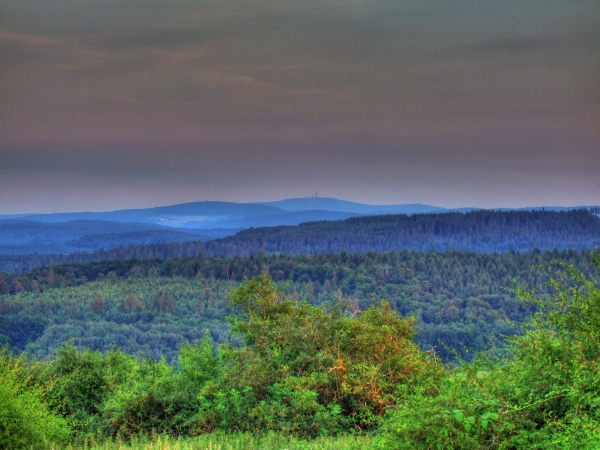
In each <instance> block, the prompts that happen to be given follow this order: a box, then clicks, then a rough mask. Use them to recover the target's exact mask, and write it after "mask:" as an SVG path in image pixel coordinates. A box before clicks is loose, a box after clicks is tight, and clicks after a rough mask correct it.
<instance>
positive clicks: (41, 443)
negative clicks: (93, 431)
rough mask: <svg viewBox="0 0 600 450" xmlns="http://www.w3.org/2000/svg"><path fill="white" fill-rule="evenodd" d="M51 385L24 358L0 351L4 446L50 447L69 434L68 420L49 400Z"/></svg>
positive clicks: (0, 432) (0, 445)
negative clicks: (49, 404)
mask: <svg viewBox="0 0 600 450" xmlns="http://www.w3.org/2000/svg"><path fill="white" fill-rule="evenodd" d="M47 389H48V386H47V385H44V384H41V383H39V382H37V381H36V378H35V377H34V376H33V373H32V368H30V367H28V366H27V365H26V364H25V363H24V361H23V360H21V359H20V358H15V357H13V356H11V355H10V354H9V353H8V351H7V350H6V349H4V350H2V351H0V448H3V449H7V450H9V449H21V448H31V449H46V448H48V446H49V445H51V444H54V445H56V444H60V443H63V442H64V441H65V440H66V439H67V438H68V437H69V434H70V429H69V426H68V424H67V422H66V421H65V420H64V419H63V418H61V417H60V416H58V415H57V414H56V413H54V412H52V411H51V410H50V409H49V408H48V404H47V403H46V402H45V397H46V392H47Z"/></svg>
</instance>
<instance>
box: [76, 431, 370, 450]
mask: <svg viewBox="0 0 600 450" xmlns="http://www.w3.org/2000/svg"><path fill="white" fill-rule="evenodd" d="M371 444H372V439H371V438H369V437H365V436H361V437H356V436H351V435H346V436H340V437H336V438H333V437H327V438H318V439H315V440H311V441H302V440H297V439H293V438H288V437H285V436H282V435H278V434H267V435H265V436H262V437H257V436H253V435H251V434H226V433H211V434H206V435H202V436H198V437H194V438H186V439H175V438H172V437H168V436H155V437H154V438H152V439H147V438H144V439H132V440H130V441H128V442H123V441H120V440H112V441H104V442H101V443H98V442H95V441H94V440H93V439H90V440H89V441H86V442H84V443H83V444H81V445H71V446H69V447H67V448H68V449H69V450H76V449H77V450H80V449H86V450H121V449H127V450H205V449H206V450H250V449H252V450H263V449H264V450H267V449H268V450H284V449H285V450H334V449H335V450H359V449H364V448H369V447H370V446H371Z"/></svg>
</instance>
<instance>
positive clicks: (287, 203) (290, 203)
mask: <svg viewBox="0 0 600 450" xmlns="http://www.w3.org/2000/svg"><path fill="white" fill-rule="evenodd" d="M257 204H259V205H266V206H274V207H276V208H281V209H284V210H286V211H306V210H324V211H339V212H346V213H356V214H364V215H381V214H408V215H410V214H423V213H430V212H444V211H448V210H447V209H446V208H440V207H438V206H431V205H423V204H421V203H412V204H407V205H365V204H363V203H355V202H349V201H346V200H338V199H335V198H328V197H323V198H321V197H309V198H290V199H287V200H279V201H275V202H261V203H257Z"/></svg>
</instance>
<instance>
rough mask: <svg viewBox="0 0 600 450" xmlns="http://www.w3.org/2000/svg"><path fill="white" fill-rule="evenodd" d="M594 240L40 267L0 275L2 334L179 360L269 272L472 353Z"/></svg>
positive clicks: (427, 343) (526, 312)
mask: <svg viewBox="0 0 600 450" xmlns="http://www.w3.org/2000/svg"><path fill="white" fill-rule="evenodd" d="M591 258H592V253H591V252H589V251H581V252H576V251H574V250H569V251H552V252H550V251H548V252H540V251H530V252H526V253H517V252H508V253H503V254H498V253H492V254H478V253H469V252H456V251H452V252H436V251H429V252H426V253H424V252H416V251H411V250H405V251H402V252H396V251H392V252H385V253H382V252H368V253H349V252H341V253H338V254H331V253H329V254H314V255H297V256H293V255H289V254H281V255H266V254H264V253H260V254H258V255H252V256H248V257H235V258H225V257H208V256H205V255H199V256H198V257H197V258H187V259H168V260H159V259H154V260H120V261H103V262H97V263H86V264H68V265H61V266H54V267H51V268H38V269H35V270H33V271H31V272H28V273H24V274H13V275H8V274H4V275H0V294H3V295H1V296H0V314H1V315H0V335H1V336H0V339H3V340H4V342H7V343H10V345H11V346H12V347H13V349H14V350H15V351H17V352H20V351H27V352H28V354H30V355H35V357H37V358H46V357H49V356H53V355H54V354H55V351H56V349H57V348H59V347H61V346H62V345H63V344H64V343H66V342H68V341H70V340H72V341H73V342H74V343H76V344H77V345H78V346H81V347H88V346H89V347H91V348H92V349H97V350H102V351H106V350H109V349H113V348H121V349H123V350H124V351H127V352H128V353H136V354H139V353H142V354H144V355H147V356H148V357H152V358H160V356H165V357H166V358H167V360H168V361H175V360H176V358H177V350H178V348H179V346H180V345H182V343H184V342H187V341H193V340H195V339H198V338H199V337H200V336H201V335H202V334H203V333H204V330H206V329H208V330H210V332H211V334H212V337H213V339H215V341H216V342H227V341H228V340H229V339H230V334H229V327H228V325H227V324H226V323H225V321H224V319H225V316H227V315H228V314H230V313H231V310H230V304H229V302H228V300H227V295H228V292H229V291H230V290H231V289H232V288H233V287H235V286H237V284H239V282H240V281H242V280H244V279H249V278H252V277H255V276H257V275H260V274H263V273H268V274H270V275H271V276H272V277H273V279H274V280H275V282H276V283H278V284H279V285H280V289H282V291H283V292H285V293H287V294H289V296H290V297H291V298H294V299H301V300H306V301H308V302H309V303H310V304H312V305H315V306H325V307H328V308H331V307H334V306H335V305H336V304H339V303H344V304H348V305H351V307H352V309H353V310H356V311H359V310H365V309H367V308H369V307H370V306H372V305H376V304H378V303H379V301H380V300H381V299H387V300H388V301H389V302H390V304H391V307H392V309H393V310H395V311H397V312H399V313H400V314H401V315H403V316H405V317H408V316H413V317H415V318H416V319H417V322H416V324H415V328H416V331H417V334H416V339H415V342H417V343H419V344H420V345H421V347H422V348H424V349H431V348H436V351H437V352H438V354H439V355H440V356H441V357H442V358H443V359H444V360H449V359H452V358H453V355H455V354H458V355H460V356H461V357H462V358H465V359H469V360H470V359H471V358H472V357H473V356H474V354H475V353H476V352H478V351H482V350H485V349H488V348H490V347H491V346H492V345H496V346H499V347H501V346H502V342H503V336H505V335H513V334H515V333H518V332H519V325H520V324H522V323H523V322H524V321H525V320H526V319H527V318H528V317H529V316H530V314H531V313H532V312H533V311H534V310H535V307H534V306H533V305H531V304H527V303H523V302H521V301H519V300H518V299H517V298H516V293H515V290H516V288H517V286H520V287H521V288H522V289H527V290H529V289H536V290H537V291H538V294H539V295H540V296H542V297H545V296H548V295H549V294H550V293H551V292H552V289H551V287H549V286H548V285H547V284H546V283H547V281H548V280H549V277H550V276H551V275H552V274H555V273H558V272H560V271H562V270H564V268H563V267H562V266H561V264H563V265H567V264H571V265H573V266H575V267H577V268H578V269H579V270H581V271H582V272H583V273H585V274H587V275H590V274H591V273H593V264H592V262H591Z"/></svg>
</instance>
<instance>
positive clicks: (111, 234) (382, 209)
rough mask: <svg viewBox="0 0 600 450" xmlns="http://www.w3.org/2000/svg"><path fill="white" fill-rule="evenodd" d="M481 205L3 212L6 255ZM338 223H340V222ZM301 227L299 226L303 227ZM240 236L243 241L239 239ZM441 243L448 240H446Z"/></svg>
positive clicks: (303, 203)
mask: <svg viewBox="0 0 600 450" xmlns="http://www.w3.org/2000/svg"><path fill="white" fill-rule="evenodd" d="M570 209H571V208H566V207H558V206H557V207H531V208H523V209H522V210H523V211H542V210H544V211H567V210H570ZM585 209H587V210H588V211H590V210H591V212H592V213H595V214H597V213H598V211H599V210H598V208H597V207H585ZM474 210H475V209H474V208H460V209H458V210H448V209H445V208H440V207H437V206H432V205H423V204H420V203H415V204H406V205H366V204H362V203H355V202H350V201H345V200H338V199H335V198H317V197H312V198H292V199H287V200H280V201H276V202H263V203H232V202H216V201H204V202H191V203H182V204H177V205H171V206H160V207H155V208H145V209H125V210H118V211H109V212H81V213H59V214H19V215H11V216H0V255H27V254H36V253H37V254H39V255H42V254H46V255H48V254H54V255H64V254H70V253H74V252H78V253H82V252H92V251H94V250H99V249H104V250H110V249H114V248H117V247H120V246H123V247H127V246H143V245H154V244H161V245H162V244H167V243H170V242H177V243H189V242H194V241H200V242H206V241H208V240H211V239H217V238H224V237H227V236H232V235H234V234H236V233H237V232H238V231H241V230H246V229H250V228H254V229H260V228H264V227H281V226H296V225H300V224H302V223H308V222H310V223H314V222H323V221H327V222H332V221H334V222H335V221H343V220H346V219H350V218H359V217H364V216H382V215H386V216H387V215H390V214H392V215H394V214H395V215H397V214H402V215H403V216H402V217H404V218H407V217H408V216H411V217H412V216H414V215H422V214H429V215H431V214H433V215H438V214H440V213H448V212H450V211H458V212H460V213H468V212H470V211H474ZM479 211H483V210H479ZM505 211H510V210H505ZM513 211H514V210H513ZM402 220H406V219H402ZM428 220H429V219H428ZM331 226H332V227H337V226H338V225H331ZM331 226H330V225H326V226H325V225H323V226H321V225H319V226H318V228H319V230H320V231H319V232H323V233H325V231H324V230H325V228H327V229H329V228H328V227H331ZM311 227H314V225H311ZM323 227H325V228H323ZM342 228H343V230H347V229H348V226H346V225H344V226H343V227H342ZM343 230H342V231H343ZM281 233H282V231H281V230H280V229H276V230H273V229H271V228H268V229H265V230H262V231H257V232H255V234H262V237H261V239H262V242H265V243H266V242H270V241H272V240H273V239H275V238H274V236H275V235H280V234H281ZM285 233H291V231H289V230H288V231H285ZM293 233H296V231H294V232H293ZM360 233H364V231H360ZM384 234H385V233H384ZM247 238H248V235H245V237H243V238H240V237H236V238H235V239H232V240H231V241H228V244H227V245H228V247H227V251H228V252H229V253H231V251H233V252H234V253H235V252H236V251H237V250H231V248H237V249H239V248H241V247H239V245H238V243H239V242H241V241H242V240H245V239H247ZM383 238H385V237H384V235H382V239H383ZM286 239H288V238H285V239H283V241H286ZM311 239H313V240H314V239H316V237H314V236H313V237H311ZM328 239H329V238H328ZM347 239H356V237H348V238H347ZM385 239H388V238H385ZM561 239H563V238H561ZM234 241H235V242H236V243H235V244H233V242H234ZM283 241H282V243H281V245H275V246H274V247H272V246H270V247H268V249H267V248H266V247H265V248H263V249H264V250H267V251H283V250H278V249H279V248H281V249H284V251H292V252H296V251H300V250H295V249H296V248H297V244H293V245H292V244H289V245H291V247H288V244H284V243H283ZM359 241H360V239H359ZM434 241H435V240H433V241H428V242H425V243H423V244H422V245H423V246H432V245H433V244H432V242H434ZM560 242H563V241H560ZM215 245H216V244H215ZM245 245H246V244H244V245H243V246H245ZM265 245H266V244H265ZM356 245H358V244H355V243H353V244H352V246H353V248H356V249H357V250H358V251H362V250H360V249H358V247H356ZM362 245H363V246H366V247H369V246H371V245H372V244H369V243H367V242H364V243H363V244H362ZM415 245H416V244H415ZM436 245H437V244H436ZM440 245H446V244H444V243H442V244H440ZM250 247H252V250H246V249H244V250H240V251H242V253H244V252H246V253H247V251H256V250H258V247H255V244H252V245H250ZM250 247H249V248H250ZM366 247H365V248H366ZM379 247H380V246H379ZM379 247H377V248H379ZM194 248H195V247H194ZM310 248H311V249H309V248H308V247H307V248H306V251H327V250H323V246H322V245H321V244H319V245H316V246H315V247H310ZM337 248H342V247H341V244H331V245H329V244H328V245H327V246H326V249H328V250H331V251H337V250H334V249H337ZM393 248H395V247H393ZM303 251H304V250H303ZM229 253H228V254H229ZM119 254H122V253H119Z"/></svg>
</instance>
